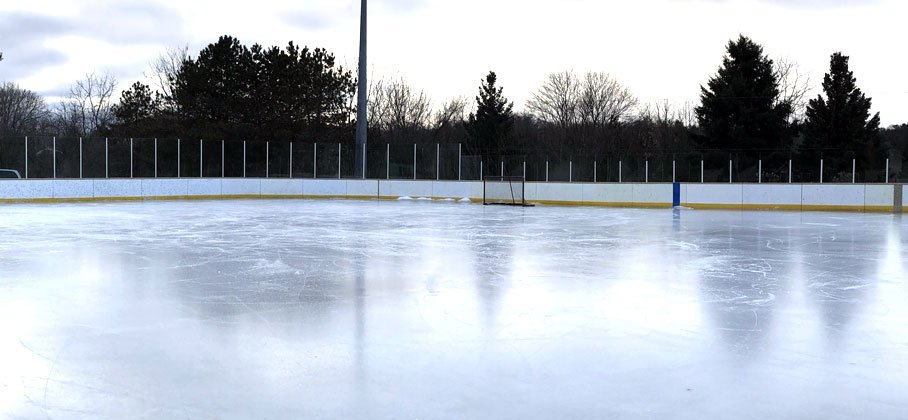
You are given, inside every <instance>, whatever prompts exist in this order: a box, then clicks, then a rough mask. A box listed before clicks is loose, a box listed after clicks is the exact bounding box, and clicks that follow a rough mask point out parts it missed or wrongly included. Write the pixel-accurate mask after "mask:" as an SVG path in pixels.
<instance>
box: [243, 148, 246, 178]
mask: <svg viewBox="0 0 908 420" xmlns="http://www.w3.org/2000/svg"><path fill="white" fill-rule="evenodd" d="M245 177H246V140H243V178H245Z"/></svg>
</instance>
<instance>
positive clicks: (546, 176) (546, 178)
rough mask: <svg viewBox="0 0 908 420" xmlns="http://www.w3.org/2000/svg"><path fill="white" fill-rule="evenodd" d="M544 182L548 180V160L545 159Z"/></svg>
mask: <svg viewBox="0 0 908 420" xmlns="http://www.w3.org/2000/svg"><path fill="white" fill-rule="evenodd" d="M545 182H549V161H545Z"/></svg>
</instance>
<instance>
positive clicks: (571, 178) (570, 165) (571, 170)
mask: <svg viewBox="0 0 908 420" xmlns="http://www.w3.org/2000/svg"><path fill="white" fill-rule="evenodd" d="M568 182H574V161H573V160H569V161H568Z"/></svg>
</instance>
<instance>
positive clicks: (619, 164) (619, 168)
mask: <svg viewBox="0 0 908 420" xmlns="http://www.w3.org/2000/svg"><path fill="white" fill-rule="evenodd" d="M621 175H622V174H621V161H620V160H619V161H618V183H619V184H620V183H621Z"/></svg>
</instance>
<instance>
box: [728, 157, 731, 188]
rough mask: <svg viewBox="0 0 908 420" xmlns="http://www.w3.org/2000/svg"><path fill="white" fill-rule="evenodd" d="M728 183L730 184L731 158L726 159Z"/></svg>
mask: <svg viewBox="0 0 908 420" xmlns="http://www.w3.org/2000/svg"><path fill="white" fill-rule="evenodd" d="M728 183H729V184H731V159H729V160H728Z"/></svg>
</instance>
